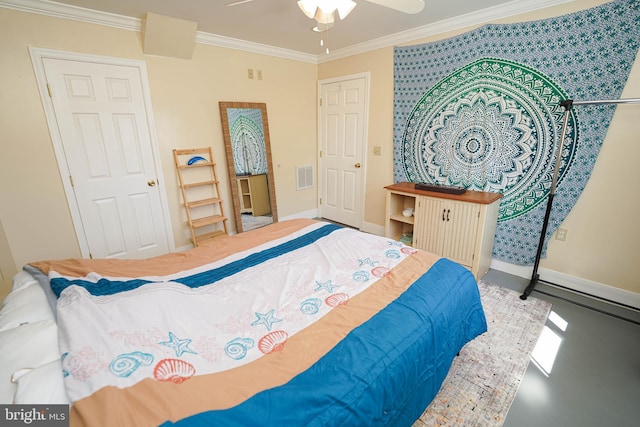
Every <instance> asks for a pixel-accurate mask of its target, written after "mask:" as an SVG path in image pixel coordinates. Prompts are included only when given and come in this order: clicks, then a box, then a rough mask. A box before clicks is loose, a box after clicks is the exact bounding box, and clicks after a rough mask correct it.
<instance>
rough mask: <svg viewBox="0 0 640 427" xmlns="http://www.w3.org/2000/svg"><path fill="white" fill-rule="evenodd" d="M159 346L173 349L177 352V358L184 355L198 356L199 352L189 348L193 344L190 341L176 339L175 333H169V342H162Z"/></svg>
mask: <svg viewBox="0 0 640 427" xmlns="http://www.w3.org/2000/svg"><path fill="white" fill-rule="evenodd" d="M158 344H162V345H166V346H167V347H171V348H172V349H173V350H174V351H175V352H176V357H180V356H182V354H183V353H192V354H198V353H197V352H195V351H193V350H191V349H190V348H189V344H191V340H190V339H188V338H186V339H183V340H181V339H180V338H178V337H176V336H175V335H174V334H173V332H169V341H162V342H159V343H158Z"/></svg>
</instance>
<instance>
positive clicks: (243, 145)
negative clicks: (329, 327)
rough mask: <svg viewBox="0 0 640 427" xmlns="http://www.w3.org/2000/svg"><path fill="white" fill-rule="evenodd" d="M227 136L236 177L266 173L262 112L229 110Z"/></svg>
mask: <svg viewBox="0 0 640 427" xmlns="http://www.w3.org/2000/svg"><path fill="white" fill-rule="evenodd" d="M227 114H228V115H229V135H230V137H231V138H230V139H231V151H232V152H233V165H234V167H235V170H236V175H258V174H262V173H267V151H266V148H265V143H264V131H263V129H264V128H263V126H262V110H260V109H259V108H229V109H227Z"/></svg>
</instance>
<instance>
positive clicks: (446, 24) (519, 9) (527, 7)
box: [318, 0, 576, 63]
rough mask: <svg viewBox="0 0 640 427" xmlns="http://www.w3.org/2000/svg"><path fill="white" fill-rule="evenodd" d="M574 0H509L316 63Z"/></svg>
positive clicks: (323, 57) (321, 57)
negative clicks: (508, 0) (509, 0)
mask: <svg viewBox="0 0 640 427" xmlns="http://www.w3.org/2000/svg"><path fill="white" fill-rule="evenodd" d="M574 1H576V0H513V1H511V2H509V3H504V4H501V5H498V6H493V7H489V8H486V9H482V10H478V11H476V12H472V13H467V14H465V15H460V16H456V17H453V18H450V19H443V20H442V21H438V22H434V23H432V24H429V25H424V26H422V27H417V28H413V29H411V30H407V31H402V32H399V33H395V34H391V35H389V36H385V37H381V38H378V39H375V40H370V41H368V42H364V43H359V44H355V45H352V46H349V47H346V48H342V49H336V50H335V51H333V52H331V53H329V54H326V55H319V56H318V63H324V62H329V61H333V60H336V59H342V58H346V57H348V56H353V55H358V54H361V53H365V52H369V51H372V50H376V49H381V48H386V47H390V46H396V45H400V44H403V43H409V42H415V41H416V40H420V39H424V38H427V37H432V36H435V35H438V34H442V33H446V32H449V31H455V30H459V29H461V28H467V27H471V26H474V25H483V24H487V23H489V22H491V21H495V20H498V19H502V18H508V17H510V16H516V15H522V14H524V13H528V12H533V11H536V10H540V9H545V8H547V7H552V6H557V5H560V4H565V3H571V2H574Z"/></svg>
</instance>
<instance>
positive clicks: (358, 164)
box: [353, 163, 361, 169]
mask: <svg viewBox="0 0 640 427" xmlns="http://www.w3.org/2000/svg"><path fill="white" fill-rule="evenodd" d="M353 166H355V167H356V169H358V168H359V167H360V166H361V165H360V163H356V164H355V165H353Z"/></svg>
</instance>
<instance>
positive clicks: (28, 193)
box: [0, 0, 640, 294]
mask: <svg viewBox="0 0 640 427" xmlns="http://www.w3.org/2000/svg"><path fill="white" fill-rule="evenodd" d="M602 3H605V1H602V0H576V1H574V2H572V3H569V4H565V5H562V6H558V7H553V8H549V9H546V10H543V11H538V12H534V13H529V14H526V15H522V16H516V17H513V18H509V19H504V20H502V21H498V22H518V21H527V20H533V19H541V18H548V17H551V16H558V15H562V14H565V13H570V12H573V11H576V10H581V9H585V8H588V7H592V6H595V5H598V4H602ZM470 29H471V28H467V29H464V30H459V31H454V32H450V33H447V34H441V35H439V36H437V37H431V38H429V39H423V40H416V41H415V42H414V43H423V42H428V41H433V40H438V39H442V38H446V37H450V36H453V35H457V34H460V33H462V32H464V31H468V30H470ZM407 44H413V43H407ZM28 46H34V47H43V48H51V49H58V50H66V51H73V52H82V53H89V54H98V55H106V56H114V57H122V58H131V59H139V60H144V61H145V62H146V64H147V70H148V75H149V83H150V88H151V97H152V104H153V112H154V115H155V121H156V128H157V134H158V139H159V145H160V151H161V153H162V154H161V155H162V159H161V161H162V165H163V168H164V182H165V184H166V190H167V196H168V200H169V205H170V210H171V212H170V215H171V222H172V225H173V229H174V237H175V243H176V246H177V247H181V246H184V245H187V244H188V230H187V229H186V227H185V225H184V222H183V216H184V214H183V212H182V208H181V205H180V197H179V193H178V189H177V186H176V178H175V172H174V166H173V161H172V157H171V150H172V149H173V148H180V147H184V148H186V147H197V146H206V145H211V146H212V147H213V150H214V155H215V156H216V157H217V159H218V163H219V164H221V166H222V168H219V173H220V175H222V176H221V178H222V180H223V182H222V188H223V189H224V191H225V192H226V194H223V197H225V199H226V200H227V203H226V205H225V209H226V210H227V212H230V211H231V205H230V203H229V202H228V200H229V183H228V180H227V178H226V175H225V174H224V172H225V169H224V168H225V167H226V165H225V159H224V148H223V145H222V131H221V128H220V117H219V112H218V101H253V102H266V103H267V109H268V114H269V125H270V131H271V141H272V149H273V163H274V169H275V171H274V172H275V181H276V182H275V183H276V187H277V195H278V200H277V201H278V211H279V215H280V217H286V216H291V215H296V214H298V213H301V212H305V211H309V210H313V209H315V208H316V200H317V194H316V190H315V189H313V190H304V191H296V190H295V166H296V165H307V164H312V165H316V163H317V159H316V138H317V131H316V114H317V110H316V98H317V96H316V95H317V93H316V92H317V84H316V81H317V80H318V79H328V78H333V77H338V76H345V75H349V74H356V73H361V72H370V76H371V82H370V83H371V94H370V117H369V129H368V137H369V140H368V143H367V147H368V152H367V156H366V162H367V166H366V171H367V176H366V190H365V214H364V221H365V223H369V224H373V225H377V226H380V227H382V225H383V223H384V196H385V194H384V190H383V187H384V186H385V185H387V184H389V183H391V182H392V181H393V49H392V48H391V47H389V48H384V49H379V50H376V51H372V52H368V53H365V54H361V55H355V56H352V57H349V58H345V59H340V60H336V61H332V62H328V63H323V64H320V65H318V66H316V65H313V64H307V63H300V62H296V61H291V60H285V59H279V58H275V57H270V56H265V55H258V54H252V53H246V52H242V51H236V50H230V49H223V48H217V47H212V46H205V45H200V44H198V45H196V48H195V51H194V55H193V58H192V59H191V60H183V59H172V58H164V57H157V56H149V55H144V54H143V53H142V48H141V41H140V34H139V33H136V32H132V31H126V30H118V29H113V28H108V27H102V26H97V25H91V24H85V23H80V22H75V21H68V20H61V19H56V18H50V17H45V16H39V15H32V14H26V13H22V12H16V11H12V10H9V9H2V8H0V58H2V68H3V71H2V76H3V78H2V79H0V129H1V130H2V134H1V137H0V148H1V151H0V222H1V223H2V224H3V226H4V230H5V237H6V239H5V240H6V243H7V245H5V247H7V246H8V248H9V250H8V251H0V256H3V257H4V258H6V257H7V256H10V257H12V258H13V260H7V259H4V258H3V259H2V260H1V261H2V265H12V264H15V266H16V269H19V268H21V267H22V265H23V264H25V263H27V262H29V261H32V260H37V259H46V258H63V257H76V256H79V255H80V251H79V248H78V244H77V240H76V236H75V232H74V229H73V225H72V223H71V217H70V214H69V210H68V207H67V203H66V199H65V195H64V191H63V187H62V183H61V178H60V176H59V172H58V168H57V164H56V159H55V156H54V152H53V147H52V144H51V138H50V136H49V131H48V128H47V125H46V121H45V116H44V111H43V108H42V104H41V102H40V99H39V94H38V91H37V88H36V83H35V77H34V73H33V68H32V66H31V61H30V57H29V53H28ZM247 68H253V69H261V70H263V74H264V80H262V81H257V80H248V79H247V77H246V76H247ZM623 95H624V96H627V97H632V96H633V97H638V96H640V65H638V61H636V65H635V66H634V68H633V70H632V72H631V75H630V77H629V82H628V84H627V87H626V89H625V92H624V94H623ZM638 108H639V107H638V106H620V107H618V111H617V113H616V115H615V116H614V120H613V122H612V125H611V127H610V130H609V133H608V135H607V138H606V140H605V143H604V147H603V149H602V151H601V155H600V157H599V159H598V161H597V164H596V167H595V169H594V172H593V176H592V178H591V180H590V181H589V183H588V185H587V188H586V189H585V192H584V193H583V195H582V197H581V199H580V200H579V201H578V203H577V205H576V207H575V208H574V210H573V211H572V213H571V214H570V215H569V217H568V218H567V219H566V220H565V222H564V224H563V225H562V227H563V228H566V229H568V230H569V232H568V237H567V240H566V241H565V242H560V241H556V240H552V241H551V243H550V245H549V252H548V255H549V256H548V258H547V259H546V260H543V262H542V264H541V267H542V268H548V269H551V270H555V271H558V272H561V273H565V274H568V275H571V276H575V277H578V278H582V279H586V280H590V281H594V282H597V283H602V284H607V285H610V286H614V287H617V288H620V289H624V290H628V291H632V292H636V293H640V281H638V280H637V278H638V277H640V263H638V261H637V260H638V259H639V258H640V257H639V256H638V253H639V251H638V249H637V245H636V242H638V241H639V240H640V223H639V222H638V221H637V220H636V217H637V212H638V211H640V200H639V198H638V197H635V194H634V191H635V190H634V188H635V187H634V186H633V185H632V186H631V190H630V191H625V190H623V189H622V188H621V187H617V185H618V183H620V182H625V183H633V182H635V179H636V177H635V175H634V174H633V172H632V171H633V169H634V168H635V166H636V165H635V159H637V158H639V154H640V153H639V152H638V151H639V149H640V144H637V137H636V135H638V134H640V120H638V117H639V116H638ZM375 146H380V147H381V148H382V153H381V156H374V155H373V147H375ZM632 162H633V163H632ZM5 254H7V255H6V256H5ZM3 271H4V270H3ZM5 274H7V273H6V272H5ZM5 290H6V289H5ZM1 293H2V289H0V294H1Z"/></svg>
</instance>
